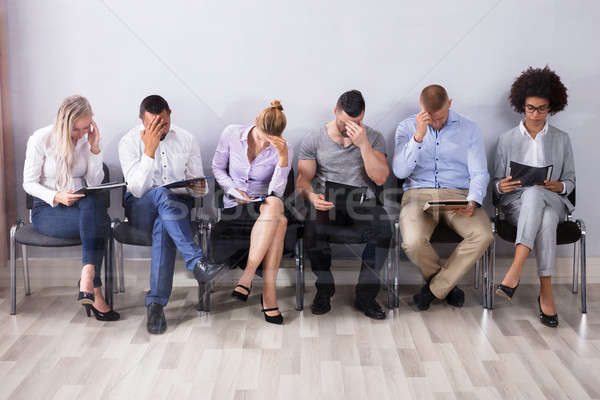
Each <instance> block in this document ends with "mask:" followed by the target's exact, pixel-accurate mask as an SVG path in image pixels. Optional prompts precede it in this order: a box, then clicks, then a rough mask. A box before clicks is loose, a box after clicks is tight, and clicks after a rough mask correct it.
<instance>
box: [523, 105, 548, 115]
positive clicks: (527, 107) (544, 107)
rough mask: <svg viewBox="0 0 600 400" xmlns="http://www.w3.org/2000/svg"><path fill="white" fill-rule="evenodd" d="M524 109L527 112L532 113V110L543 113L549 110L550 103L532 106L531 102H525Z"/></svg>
mask: <svg viewBox="0 0 600 400" xmlns="http://www.w3.org/2000/svg"><path fill="white" fill-rule="evenodd" d="M525 110H526V111H527V112H528V113H531V114H533V113H534V112H536V111H537V112H538V113H539V114H545V113H547V112H548V111H550V105H549V104H543V105H541V106H539V107H536V106H534V105H533V104H525Z"/></svg>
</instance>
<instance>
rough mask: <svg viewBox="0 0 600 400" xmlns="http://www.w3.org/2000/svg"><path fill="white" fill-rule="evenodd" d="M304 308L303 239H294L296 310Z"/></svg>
mask: <svg viewBox="0 0 600 400" xmlns="http://www.w3.org/2000/svg"><path fill="white" fill-rule="evenodd" d="M303 309H304V239H303V238H300V239H298V240H297V241H296V310H298V311H302V310H303Z"/></svg>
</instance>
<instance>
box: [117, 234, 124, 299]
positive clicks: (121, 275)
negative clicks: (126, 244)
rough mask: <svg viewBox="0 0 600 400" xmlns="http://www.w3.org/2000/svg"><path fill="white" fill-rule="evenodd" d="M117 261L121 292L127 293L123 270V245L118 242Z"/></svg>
mask: <svg viewBox="0 0 600 400" xmlns="http://www.w3.org/2000/svg"><path fill="white" fill-rule="evenodd" d="M117 259H118V260H119V264H118V266H117V268H119V292H121V293H125V270H124V268H123V243H119V242H117Z"/></svg>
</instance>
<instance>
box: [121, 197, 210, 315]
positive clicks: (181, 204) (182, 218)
mask: <svg viewBox="0 0 600 400" xmlns="http://www.w3.org/2000/svg"><path fill="white" fill-rule="evenodd" d="M193 206H194V199H193V198H192V197H188V196H179V195H176V194H174V193H173V192H171V191H170V190H169V189H165V188H162V187H157V188H154V189H151V190H149V191H148V192H147V193H146V194H145V195H144V196H143V197H141V198H137V197H135V196H133V195H132V194H131V193H129V192H127V193H126V194H125V215H126V216H127V218H128V219H129V221H130V223H131V225H132V226H133V227H135V228H137V229H140V230H142V231H145V232H152V263H151V267H150V290H149V291H148V293H147V294H146V305H148V304H150V303H158V304H162V305H163V306H165V305H167V303H168V301H169V297H170V296H171V289H172V288H173V273H174V269H175V268H174V267H175V254H176V250H179V251H180V252H181V255H182V257H183V259H184V261H185V266H186V268H187V269H188V270H191V271H193V270H194V267H195V265H196V263H197V262H198V261H199V260H200V259H201V258H202V256H203V254H202V249H201V248H200V246H198V244H196V242H194V234H193V232H192V224H191V223H190V209H191V208H192V207H193Z"/></svg>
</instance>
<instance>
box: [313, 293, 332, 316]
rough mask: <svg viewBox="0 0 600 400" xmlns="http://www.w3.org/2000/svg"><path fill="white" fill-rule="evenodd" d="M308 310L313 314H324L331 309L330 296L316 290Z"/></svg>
mask: <svg viewBox="0 0 600 400" xmlns="http://www.w3.org/2000/svg"><path fill="white" fill-rule="evenodd" d="M310 310H311V311H312V313H313V314H315V315H322V314H326V313H328V312H329V311H331V297H329V296H328V295H324V294H320V293H319V292H317V294H316V296H315V299H314V300H313V303H312V305H311V306H310Z"/></svg>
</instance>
